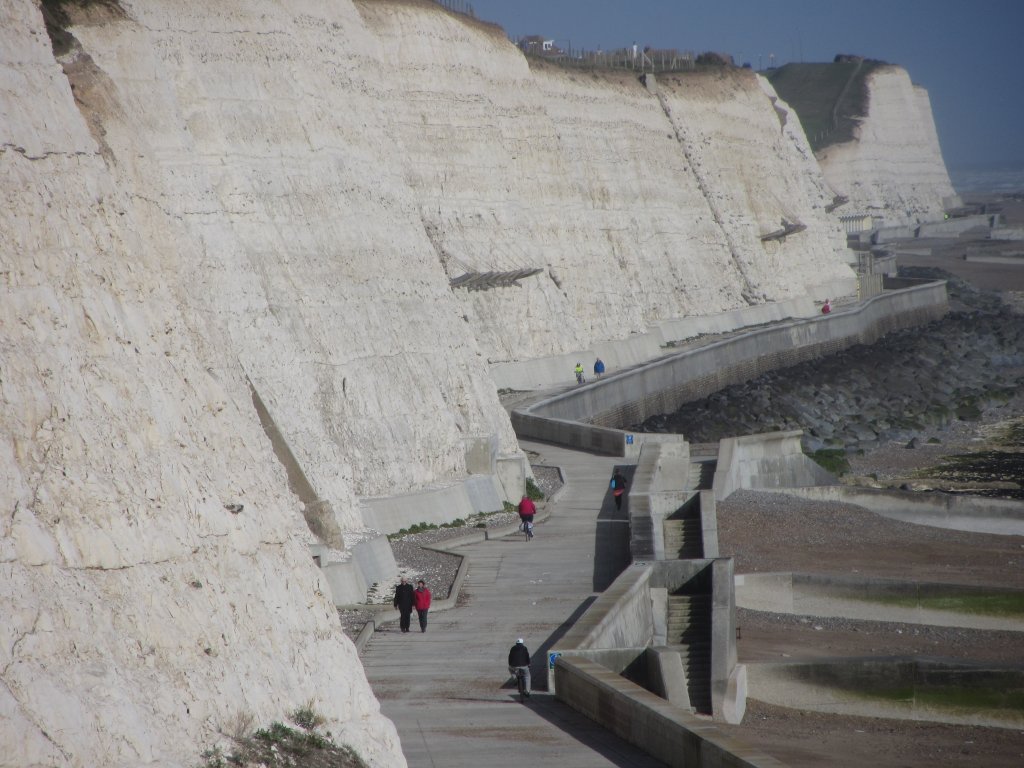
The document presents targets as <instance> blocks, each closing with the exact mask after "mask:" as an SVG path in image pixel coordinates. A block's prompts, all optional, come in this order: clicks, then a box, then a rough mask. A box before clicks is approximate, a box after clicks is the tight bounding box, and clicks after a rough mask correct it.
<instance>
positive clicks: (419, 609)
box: [413, 579, 430, 632]
mask: <svg viewBox="0 0 1024 768" xmlns="http://www.w3.org/2000/svg"><path fill="white" fill-rule="evenodd" d="M413 599H414V601H415V602H414V605H415V606H416V618H418V619H419V620H420V632H426V631H427V611H429V610H430V590H429V589H427V582H425V581H424V580H423V579H420V580H419V581H417V582H416V589H415V590H413Z"/></svg>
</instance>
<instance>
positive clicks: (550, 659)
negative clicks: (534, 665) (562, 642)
mask: <svg viewBox="0 0 1024 768" xmlns="http://www.w3.org/2000/svg"><path fill="white" fill-rule="evenodd" d="M561 655H562V652H561V651H555V652H554V653H549V654H548V669H554V668H555V659H557V658H558V657H559V656H561Z"/></svg>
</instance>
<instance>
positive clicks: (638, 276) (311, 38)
mask: <svg viewBox="0 0 1024 768" xmlns="http://www.w3.org/2000/svg"><path fill="white" fill-rule="evenodd" d="M47 8H48V10H49V11H50V12H53V11H54V9H55V8H58V9H63V12H64V13H66V14H69V15H70V18H62V17H51V18H52V19H53V22H54V24H53V27H54V28H60V27H63V28H64V30H63V32H61V33H60V34H58V33H57V32H54V42H51V37H50V35H48V33H47V29H46V25H45V24H44V18H43V14H42V12H41V10H40V7H39V6H38V5H37V4H36V2H34V0H0V72H2V74H3V79H2V82H0V195H2V202H3V205H2V209H0V434H2V435H3V436H4V439H3V440H0V478H2V479H0V508H2V509H4V510H6V511H7V514H6V515H2V516H0V571H2V578H0V639H2V642H0V680H2V682H3V685H0V713H2V714H3V717H0V745H3V746H4V749H3V750H0V765H32V764H46V765H55V766H79V765H83V766H84V765H104V766H139V765H192V764H194V763H195V762H196V760H197V756H198V755H199V754H200V753H201V751H202V750H203V749H205V748H207V747H209V746H210V745H211V744H213V743H216V742H218V741H221V740H224V738H225V737H224V736H223V734H224V733H225V732H228V731H230V730H231V728H232V724H237V723H239V722H243V721H245V720H246V719H247V718H248V717H251V718H253V719H254V721H255V722H256V723H257V724H261V725H265V724H268V723H269V721H271V720H272V719H282V718H284V717H286V715H287V713H288V712H290V711H294V710H295V709H296V708H298V707H300V706H303V705H304V704H306V703H307V702H310V701H313V702H314V703H315V706H316V708H317V709H318V711H319V712H320V713H321V714H323V715H325V716H326V717H327V718H328V719H329V727H330V728H331V730H332V731H333V733H334V734H335V736H336V737H337V738H338V739H339V740H341V741H345V742H347V743H350V744H351V745H353V746H354V747H355V748H356V749H357V750H358V751H359V752H360V753H361V754H362V755H363V757H364V758H365V759H366V760H367V761H368V762H369V763H370V764H372V765H374V766H400V765H402V764H404V758H403V757H402V755H401V751H400V745H399V743H398V739H397V735H396V732H395V729H394V727H393V725H392V724H391V723H390V722H389V721H388V720H387V719H385V718H383V717H382V716H381V715H380V712H379V707H378V704H377V702H376V700H375V699H374V697H373V694H372V692H371V690H370V688H369V686H368V684H367V682H366V679H365V676H364V674H363V671H362V669H361V666H360V664H359V660H358V657H357V655H356V653H355V650H354V648H353V646H352V644H351V643H350V642H349V641H348V639H347V638H346V637H345V636H344V634H343V632H342V630H341V628H340V625H339V622H338V620H337V617H336V613H335V608H334V605H333V603H334V601H336V600H340V598H339V594H338V593H339V591H342V592H343V591H345V589H346V588H347V589H348V590H349V591H350V592H353V593H359V590H360V589H364V588H365V585H366V582H368V581H370V580H378V579H383V578H384V577H387V576H388V575H390V571H389V570H388V569H389V568H390V569H391V570H393V568H394V563H393V561H391V562H390V563H389V562H388V560H387V558H388V557H389V556H390V555H389V554H388V555H387V556H380V555H379V548H380V547H381V546H383V548H384V550H385V551H386V552H388V553H389V552H390V550H389V549H387V546H386V541H384V542H383V544H382V541H383V540H382V538H381V534H382V533H383V532H387V531H389V530H391V529H392V528H391V526H392V523H393V519H392V518H386V517H385V516H384V515H383V514H381V513H379V512H377V511H375V510H377V509H379V507H377V506H374V504H375V503H376V502H377V501H378V500H379V499H381V498H382V497H389V498H392V497H400V496H401V495H403V494H406V495H408V499H409V500H410V501H408V502H407V506H409V507H411V508H412V512H410V514H415V513H416V499H417V498H418V497H417V496H416V494H422V493H426V492H430V493H440V492H444V491H445V490H446V489H451V488H461V487H462V486H463V485H469V484H472V483H477V486H474V487H478V486H479V483H480V482H481V478H483V481H482V482H483V484H484V485H485V486H486V487H488V488H490V489H492V490H493V494H492V496H493V498H498V494H501V495H503V497H504V498H507V497H510V496H514V491H517V490H518V489H520V488H521V485H522V481H523V472H524V471H525V458H524V457H523V454H522V453H521V452H520V451H519V448H518V445H517V443H516V439H515V435H514V433H513V431H512V428H511V425H510V422H509V419H508V416H507V414H506V412H505V410H504V409H503V408H502V406H501V403H500V401H499V399H498V395H497V392H496V387H495V385H494V383H493V380H492V379H491V378H490V375H489V372H488V371H489V365H491V364H494V363H497V362H501V361H509V360H512V361H518V360H530V359H532V358H536V357H542V356H547V355H558V354H567V353H573V352H575V351H577V350H581V349H586V348H587V347H588V346H590V345H593V344H596V343H599V342H602V341H605V340H615V339H625V338H628V337H630V335H632V334H636V333H642V332H644V331H645V330H646V329H647V328H649V327H650V326H651V324H654V323H657V322H660V321H663V320H666V319H671V318H678V317H685V316H704V315H713V314H716V313H720V312H723V311H725V310H731V309H737V308H741V307H746V306H750V305H757V304H764V303H771V302H778V301H784V300H788V299H792V298H793V297H800V296H814V297H818V296H824V295H835V292H836V289H837V287H838V289H839V290H841V289H842V287H844V286H845V287H847V288H848V287H849V286H851V285H852V283H853V279H854V276H853V273H852V271H851V270H850V268H849V266H847V263H848V261H849V259H850V254H849V253H848V252H847V250H846V248H845V240H844V237H843V231H842V228H841V227H840V225H839V223H838V220H837V219H835V217H834V216H832V215H830V214H827V213H826V211H825V206H826V205H827V203H828V202H830V201H831V197H832V194H833V192H832V190H831V189H830V187H829V184H828V183H826V179H825V177H824V176H823V175H822V174H821V171H820V169H819V168H818V166H817V163H816V161H815V158H814V156H813V154H812V153H811V151H810V149H809V146H808V144H807V142H806V140H805V138H804V137H803V135H802V134H801V132H800V130H799V126H798V123H797V121H796V119H795V117H794V116H792V115H791V112H790V110H789V109H788V107H787V106H786V105H785V104H784V103H783V102H782V101H781V100H779V99H778V98H777V97H776V96H775V94H774V93H773V92H772V90H771V88H770V86H768V85H767V83H766V82H765V81H763V80H762V79H760V78H758V77H757V76H756V75H754V74H752V73H750V72H745V71H738V70H720V71H715V72H710V73H692V74H685V75H679V76H672V75H669V76H663V77H659V78H647V79H646V80H644V81H641V80H639V79H637V78H636V77H634V76H632V75H627V74H621V73H591V72H571V71H563V70H560V69H557V68H554V67H551V66H546V65H544V64H538V63H531V62H528V61H527V60H526V59H525V58H524V57H523V56H522V55H521V54H520V53H519V52H518V51H517V50H516V49H515V48H514V47H513V46H512V45H511V44H510V43H509V42H508V41H507V40H506V39H505V36H504V34H503V33H502V31H501V30H500V29H498V28H496V27H493V26H491V25H486V24H481V23H479V22H475V21H472V20H468V19H465V18H463V17H460V16H457V15H453V14H449V13H447V12H445V11H443V10H442V9H440V8H439V7H438V6H436V5H434V4H431V3H425V2H417V3H409V2H398V0H396V1H395V2H361V1H360V2H351V1H350V0H309V1H308V2H304V3H302V4H300V5H299V6H294V7H293V6H290V5H287V4H285V5H282V4H279V3H270V2H265V1H263V0H258V1H257V0H254V1H253V2H250V3H245V4H222V3H207V4H196V3H194V2H186V0H161V2H159V3H154V2H134V1H129V0H121V2H120V3H115V2H110V3H102V4H86V5H85V6H79V5H77V4H51V3H48V4H47ZM51 31H52V30H51ZM58 31H59V30H58ZM54 47H56V53H55V50H54ZM878 119H879V120H881V119H882V117H881V116H879V117H878ZM908 151H909V150H908ZM833 186H834V185H833ZM783 220H785V221H788V222H791V223H799V224H801V225H803V226H805V227H806V229H804V230H803V231H801V232H799V233H798V234H794V235H792V236H790V237H787V238H783V239H768V240H764V239H762V238H763V236H764V235H766V234H768V233H771V232H773V231H776V230H778V228H779V227H780V225H781V222H783ZM533 269H539V270H540V271H539V272H538V273H536V274H533V275H531V276H528V277H524V278H523V279H521V280H519V284H518V285H511V286H505V287H500V286H498V287H490V289H489V290H482V291H467V290H464V289H461V288H454V289H453V288H452V287H451V284H450V283H451V281H453V280H456V279H458V278H460V277H461V276H464V275H467V274H477V273H485V272H496V273H500V274H504V273H512V272H516V271H517V270H525V271H526V272H529V271H532V270H533ZM516 467H519V470H518V474H517V470H516ZM463 495H465V494H463ZM445 498H447V497H445ZM500 501H501V499H500V498H499V499H498V504H499V505H500ZM450 514H453V515H454V514H456V513H455V512H450ZM373 542H376V546H377V547H378V554H377V556H376V560H374V558H369V560H374V562H370V563H368V558H366V557H362V558H354V557H353V552H356V551H361V552H364V553H365V551H366V549H365V548H370V547H371V546H372V545H373V544H372V543H373ZM360 547H363V548H364V549H363V550H359V548H360ZM314 551H315V552H317V553H321V554H322V553H326V554H324V557H325V558H326V560H325V559H322V560H321V564H324V563H325V562H326V561H327V560H336V561H339V562H342V563H347V564H348V566H347V567H348V568H349V569H350V570H349V571H347V572H346V571H342V574H344V573H350V574H351V578H350V579H349V581H348V582H347V583H345V584H343V583H341V581H340V580H343V579H344V578H346V577H344V575H343V576H341V577H338V576H334V577H331V576H330V575H325V572H324V571H321V570H319V569H318V568H317V566H316V564H315V563H314V560H313V556H312V555H313V552H314ZM332 578H333V579H334V580H333V581H332V580H331V579H332ZM339 579H340V580H339ZM332 588H333V589H334V593H333V594H332Z"/></svg>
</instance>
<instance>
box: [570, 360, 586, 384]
mask: <svg viewBox="0 0 1024 768" xmlns="http://www.w3.org/2000/svg"><path fill="white" fill-rule="evenodd" d="M573 372H574V373H575V374H576V383H577V384H582V383H583V382H585V381H586V378H584V376H583V363H576V367H575V368H574V369H573Z"/></svg>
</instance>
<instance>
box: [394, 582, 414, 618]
mask: <svg viewBox="0 0 1024 768" xmlns="http://www.w3.org/2000/svg"><path fill="white" fill-rule="evenodd" d="M394 604H395V608H397V609H398V614H399V620H398V626H400V627H401V628H402V631H403V632H408V631H409V617H410V616H412V609H413V606H414V605H416V590H414V589H413V588H412V584H410V583H409V581H408V579H406V578H405V576H403V577H402V581H401V582H400V583H399V585H398V586H397V587H395V599H394Z"/></svg>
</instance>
